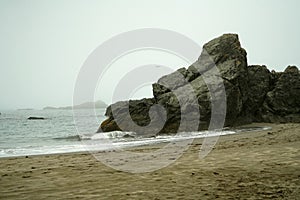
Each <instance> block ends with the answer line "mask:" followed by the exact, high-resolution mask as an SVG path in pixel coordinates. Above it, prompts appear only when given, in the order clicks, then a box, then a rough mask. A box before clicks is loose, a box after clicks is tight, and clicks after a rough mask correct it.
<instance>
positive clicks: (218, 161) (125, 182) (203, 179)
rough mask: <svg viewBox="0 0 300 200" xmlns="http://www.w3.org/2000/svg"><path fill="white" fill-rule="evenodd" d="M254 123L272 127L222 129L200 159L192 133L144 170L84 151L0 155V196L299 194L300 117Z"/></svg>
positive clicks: (266, 196) (245, 196)
mask: <svg viewBox="0 0 300 200" xmlns="http://www.w3.org/2000/svg"><path fill="white" fill-rule="evenodd" d="M252 126H271V127H272V130H266V131H259V132H244V133H241V134H236V135H227V136H222V137H220V138H219V140H218V143H217V144H216V145H215V147H214V149H213V151H211V152H210V154H209V155H208V156H207V157H205V158H204V159H199V157H198V154H199V149H200V146H201V144H202V140H201V139H197V140H195V141H194V142H193V144H192V145H191V146H190V148H189V149H188V150H187V151H185V153H184V154H183V156H182V157H180V158H179V159H178V160H175V162H174V163H173V164H171V165H169V166H167V167H165V168H162V169H160V170H157V171H153V172H148V173H128V172H122V171H118V170H115V169H112V168H109V167H107V166H106V165H104V164H102V163H101V162H99V161H97V160H96V159H95V158H94V157H93V156H92V155H91V154H89V153H74V154H60V155H43V156H29V157H28V158H26V157H17V158H2V159H0V199H215V198H219V199H299V198H300V151H299V150H300V124H277V125H276V124H253V125H252ZM158 147H159V146H150V147H149V146H148V147H139V148H135V149H132V151H134V152H139V151H151V150H155V149H156V148H158Z"/></svg>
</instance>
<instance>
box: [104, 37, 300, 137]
mask: <svg viewBox="0 0 300 200" xmlns="http://www.w3.org/2000/svg"><path fill="white" fill-rule="evenodd" d="M224 87H225V90H223V89H224ZM153 96H154V98H151V99H141V100H134V101H124V102H117V103H115V104H113V105H111V106H109V107H108V108H107V110H106V114H105V115H106V116H107V117H108V119H106V120H105V121H104V122H103V123H102V124H101V126H100V128H99V130H98V132H100V131H104V132H106V131H114V130H123V131H135V132H137V133H141V134H146V135H148V134H151V133H152V134H156V133H176V132H178V131H195V130H200V129H205V128H207V127H208V125H209V124H210V122H211V121H212V122H214V121H213V120H216V119H217V120H219V121H220V122H222V118H225V119H224V120H225V121H224V125H225V126H235V125H240V124H246V123H251V122H300V74H299V71H298V69H297V67H294V66H289V67H288V68H287V69H286V70H285V71H284V72H280V73H278V72H275V71H272V72H270V71H269V70H268V69H267V67H266V66H259V65H255V66H248V64H247V53H246V51H245V50H244V49H243V48H242V47H241V44H240V42H239V39H238V35H236V34H224V35H222V36H221V37H218V38H216V39H213V40H212V41H210V42H208V43H207V44H205V45H204V46H203V51H202V53H201V55H200V57H199V59H198V60H197V61H196V62H195V63H194V64H192V65H191V66H189V67H188V68H187V69H186V68H180V69H178V70H177V71H175V72H173V73H171V74H169V75H166V76H163V77H162V78H160V79H159V80H158V82H157V83H154V84H153ZM225 96H226V98H223V97H225ZM224 99H225V100H224ZM154 105H156V106H154ZM157 105H159V106H157ZM162 107H163V108H164V109H162ZM213 107H214V108H215V109H214V113H212V108H213ZM112 108H113V109H112ZM224 108H226V110H225V111H226V112H225V113H222V110H223V111H224ZM199 113H200V115H199ZM186 122H188V123H186ZM162 123H163V124H162ZM221 124H222V123H221ZM216 128H220V127H216Z"/></svg>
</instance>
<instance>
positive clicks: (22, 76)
mask: <svg viewBox="0 0 300 200" xmlns="http://www.w3.org/2000/svg"><path fill="white" fill-rule="evenodd" d="M299 2H300V1H298V0H281V1H279V0H278V1H276V0H248V1H243V0H218V1H217V0H209V1H201V0H185V1H182V0H177V1H176V0H163V1H162V0H147V1H145V0H126V1H125V0H124V1H121V0H119V1H116V0H106V1H101V0H99V1H98V0H97V1H96V0H95V1H91V0H89V1H85V0H26V1H23V0H0V25H1V29H0V80H1V82H0V92H1V94H0V95H1V98H0V109H2V110H3V109H15V108H42V107H44V106H48V105H50V106H63V105H71V104H72V96H73V90H74V84H75V81H76V77H77V74H78V72H79V70H80V68H81V66H82V64H83V62H84V61H85V60H86V59H87V57H88V55H89V54H90V53H91V52H92V51H93V50H94V49H95V48H96V47H97V46H99V45H100V44H101V43H102V42H104V41H106V40H108V39H110V38H111V37H113V36H114V35H117V34H120V33H122V32H126V31H130V30H134V29H139V28H161V29H169V30H173V31H176V32H179V33H181V34H184V35H186V36H187V37H189V38H191V39H193V40H194V41H196V42H197V43H198V44H199V45H201V46H202V45H203V44H204V43H205V42H208V41H209V40H210V39H212V38H214V37H217V36H220V35H222V34H223V33H229V32H230V33H231V32H232V33H238V34H239V37H240V40H241V43H242V46H243V47H244V48H245V49H246V50H247V52H248V63H249V64H265V65H267V66H268V67H269V68H270V69H275V70H278V71H280V70H284V69H285V67H286V66H287V65H297V66H300V58H299V52H300V46H299V41H300V40H299V36H300V26H299V20H300V14H299V13H300V12H299V8H300V3H299ZM166 57H167V56H166ZM140 58H143V57H140ZM175 60H176V59H175ZM172 62H173V61H172ZM180 62H181V61H178V65H180V66H178V67H181V65H182V63H180ZM175 63H176V62H175ZM129 64H130V63H129ZM174 65H175V64H174ZM172 67H174V66H172ZM110 78H111V79H112V80H113V79H118V77H114V76H113V74H112V75H111V77H110ZM109 90H110V88H109V87H108V90H107V93H105V91H104V92H103V94H101V95H100V96H99V98H101V99H102V100H104V101H106V102H107V103H109V101H110V98H111V97H110V96H109V95H110V94H109ZM150 92H151V91H150ZM141 96H142V95H141Z"/></svg>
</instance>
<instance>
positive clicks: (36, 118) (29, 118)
mask: <svg viewBox="0 0 300 200" xmlns="http://www.w3.org/2000/svg"><path fill="white" fill-rule="evenodd" d="M27 119H28V120H44V119H45V118H44V117H28V118H27Z"/></svg>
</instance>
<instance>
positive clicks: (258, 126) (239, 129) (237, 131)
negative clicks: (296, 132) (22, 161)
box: [0, 123, 272, 161]
mask: <svg viewBox="0 0 300 200" xmlns="http://www.w3.org/2000/svg"><path fill="white" fill-rule="evenodd" d="M244 128H246V129H249V130H246V129H245V130H243V129H244ZM250 129H252V130H250ZM269 129H272V127H271V126H264V125H263V123H253V124H247V125H242V126H238V127H231V128H229V127H225V128H224V130H222V131H234V132H235V133H228V134H224V135H219V136H217V137H223V136H226V135H235V134H243V133H245V132H260V131H264V130H269ZM205 131H207V130H203V131H199V132H202V133H204V132H205ZM161 136H176V134H173V135H172V134H163V135H161ZM207 137H216V136H203V137H202V136H201V135H198V136H195V138H193V137H192V136H191V137H190V138H182V139H179V140H190V139H193V140H197V139H201V138H207ZM171 142H172V141H157V142H155V143H148V144H138V145H136V146H124V147H120V149H125V150H130V149H135V148H147V146H153V145H164V144H166V143H171ZM81 145H83V146H84V145H85V143H84V142H81ZM82 148H83V149H84V147H82ZM95 151H96V152H97V150H95ZM99 151H100V152H101V151H109V150H108V149H107V150H99ZM78 153H79V154H80V153H91V152H90V151H89V150H81V149H78V150H74V151H66V152H55V153H51V152H50V153H47V152H46V153H38V154H24V155H10V156H0V161H1V159H5V158H19V157H29V156H30V157H32V156H46V155H60V154H78Z"/></svg>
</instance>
